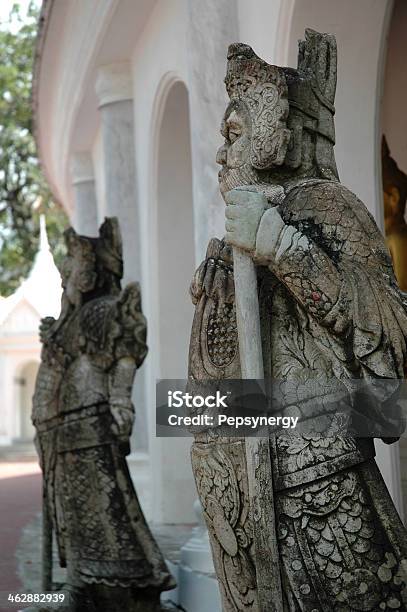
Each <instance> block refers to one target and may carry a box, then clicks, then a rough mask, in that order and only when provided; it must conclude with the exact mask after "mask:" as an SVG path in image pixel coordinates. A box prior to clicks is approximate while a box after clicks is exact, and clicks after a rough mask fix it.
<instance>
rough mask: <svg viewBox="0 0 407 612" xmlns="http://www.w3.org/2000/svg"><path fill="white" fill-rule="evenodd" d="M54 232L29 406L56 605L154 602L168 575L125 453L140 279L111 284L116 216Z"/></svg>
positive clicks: (139, 350)
mask: <svg viewBox="0 0 407 612" xmlns="http://www.w3.org/2000/svg"><path fill="white" fill-rule="evenodd" d="M65 239H66V245H67V250H68V253H67V257H66V259H65V261H64V263H63V266H62V270H61V276H62V285H63V289H64V292H63V297H62V309H61V315H60V317H59V319H58V320H55V319H52V318H47V319H45V320H43V322H42V327H41V340H42V343H43V349H42V362H41V366H40V370H39V373H38V378H37V382H36V389H35V394H34V399H33V415H32V418H33V423H34V425H35V428H36V430H37V436H36V442H37V448H38V452H39V456H40V461H41V467H42V470H43V475H44V483H45V490H46V503H47V508H48V513H49V515H50V516H51V517H52V522H53V527H54V531H55V534H56V539H57V543H58V550H59V557H60V563H61V566H62V567H67V571H68V582H69V585H70V588H71V589H72V601H71V602H70V603H69V604H68V605H67V607H66V608H65V607H63V608H62V609H63V610H65V609H66V610H69V611H70V612H71V611H74V610H75V611H77V610H109V612H111V611H114V610H124V609H125V610H128V611H130V612H132V611H139V612H149V611H151V612H157V611H158V610H161V608H160V605H159V596H160V592H161V591H163V590H167V589H171V588H173V587H174V581H173V579H172V577H171V575H170V574H169V573H168V571H167V568H166V565H165V561H164V559H163V557H162V555H161V553H160V551H159V549H158V547H157V545H156V543H155V541H154V539H153V537H152V535H151V533H150V531H149V528H148V526H147V524H146V521H145V519H144V516H143V513H142V510H141V508H140V505H139V502H138V499H137V495H136V492H135V490H134V487H133V484H132V480H131V478H130V475H129V471H128V467H127V463H126V459H125V455H126V454H128V452H129V449H130V447H129V437H130V434H131V431H132V427H133V421H134V408H133V405H132V402H131V392H132V387H133V381H134V377H135V374H136V370H137V368H139V367H140V366H141V364H142V363H143V360H144V358H145V356H146V354H147V345H146V331H147V326H146V320H145V318H144V316H143V314H142V311H141V294H140V288H139V285H138V284H137V283H132V284H129V285H127V287H126V288H125V289H124V290H123V291H122V290H121V284H120V281H121V278H122V273H123V262H122V244H121V237H120V231H119V226H118V222H117V219H115V218H111V219H106V220H105V222H104V223H103V225H102V226H101V228H100V234H99V237H98V238H88V237H85V236H80V235H78V234H77V233H76V232H75V231H74V230H73V229H72V228H70V229H69V230H67V232H66V234H65ZM44 609H48V608H44ZM59 609H61V607H60V606H59V607H58V610H59Z"/></svg>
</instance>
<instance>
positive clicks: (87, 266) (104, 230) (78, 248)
mask: <svg viewBox="0 0 407 612" xmlns="http://www.w3.org/2000/svg"><path fill="white" fill-rule="evenodd" d="M64 236H65V244H66V247H67V253H68V256H71V257H73V256H75V257H76V259H79V261H80V266H81V267H82V268H83V270H87V271H90V270H93V271H94V281H93V283H92V286H90V285H91V283H90V276H89V274H88V278H87V280H86V282H83V283H81V282H79V286H78V289H79V290H80V291H82V292H85V293H86V292H88V291H91V290H93V289H94V288H95V287H97V286H99V285H100V284H101V283H103V278H104V277H105V276H106V273H108V274H110V275H111V276H112V278H114V279H116V280H115V284H117V286H119V285H120V280H121V279H122V277H123V253H122V239H121V234H120V227H119V222H118V220H117V218H116V217H106V218H105V220H104V222H103V223H102V225H101V226H100V229H99V236H98V237H97V238H93V237H89V236H82V235H80V234H78V233H77V232H76V231H75V230H74V228H73V227H70V228H69V229H67V230H66V231H65V234H64ZM82 285H83V286H82Z"/></svg>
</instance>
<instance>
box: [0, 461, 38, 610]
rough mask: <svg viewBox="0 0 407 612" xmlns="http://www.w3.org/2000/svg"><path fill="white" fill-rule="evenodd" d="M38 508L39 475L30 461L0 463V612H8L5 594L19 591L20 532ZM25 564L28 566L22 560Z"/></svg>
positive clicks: (33, 463) (35, 466)
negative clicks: (18, 557)
mask: <svg viewBox="0 0 407 612" xmlns="http://www.w3.org/2000/svg"><path fill="white" fill-rule="evenodd" d="M40 508H41V472H40V468H39V466H38V464H37V463H36V462H34V461H21V462H20V461H19V462H9V461H3V462H0V612H9V610H11V609H13V610H15V609H16V608H15V607H13V608H10V607H9V605H7V603H6V602H7V595H6V594H7V593H9V592H13V591H14V592H15V591H21V589H22V584H21V581H20V579H19V577H18V571H17V564H18V561H17V557H16V552H17V547H18V544H19V540H20V538H21V534H22V530H23V529H24V528H25V527H26V526H27V525H28V523H30V522H31V521H32V520H33V518H34V517H35V516H36V515H37V514H38V512H39V511H40ZM25 562H26V563H27V564H30V563H31V560H30V559H26V560H25Z"/></svg>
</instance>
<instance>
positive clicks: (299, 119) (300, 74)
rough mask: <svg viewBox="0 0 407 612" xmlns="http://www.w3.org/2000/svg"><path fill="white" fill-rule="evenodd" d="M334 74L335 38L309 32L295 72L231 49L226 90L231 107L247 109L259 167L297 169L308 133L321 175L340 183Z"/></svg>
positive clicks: (237, 47) (248, 50) (240, 49)
mask: <svg viewBox="0 0 407 612" xmlns="http://www.w3.org/2000/svg"><path fill="white" fill-rule="evenodd" d="M336 70H337V51H336V40H335V37H334V36H333V35H331V34H320V33H319V32H314V31H313V30H310V29H307V30H306V32H305V40H303V41H300V42H299V53H298V68H297V69H296V70H295V69H293V68H282V67H279V66H273V65H270V64H267V62H265V61H264V60H262V59H261V58H259V57H258V56H257V55H256V54H255V52H254V51H253V49H252V48H251V47H250V46H249V45H245V44H242V43H234V44H232V45H230V46H229V49H228V64H227V73H226V78H225V83H226V89H227V92H228V94H229V97H230V99H231V103H232V104H233V103H236V102H243V103H244V104H245V105H246V107H247V109H248V112H249V115H250V119H251V122H252V154H251V162H252V165H253V166H254V167H255V168H257V169H259V170H260V169H266V168H271V167H273V166H279V165H282V164H284V165H286V166H288V167H291V168H299V167H300V166H301V163H302V146H301V143H302V136H303V130H307V131H308V132H312V133H313V135H314V137H313V141H314V143H315V153H314V157H315V163H316V166H317V168H318V170H319V174H320V176H321V177H322V178H328V179H331V180H336V179H337V178H338V172H337V168H336V163H335V158H334V153H333V146H334V144H335V127H334V119H333V117H334V114H335V107H334V100H335V92H336ZM285 127H286V128H287V129H284V128H285Z"/></svg>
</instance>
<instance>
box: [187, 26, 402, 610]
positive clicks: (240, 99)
mask: <svg viewBox="0 0 407 612" xmlns="http://www.w3.org/2000/svg"><path fill="white" fill-rule="evenodd" d="M225 82H226V88H227V91H228V94H229V97H230V103H229V105H228V107H227V109H226V112H225V115H224V118H223V121H222V126H221V132H222V134H223V136H224V138H225V143H224V145H223V146H222V147H221V148H220V149H219V151H218V156H217V160H218V162H219V164H220V165H221V166H222V169H221V170H220V172H219V184H220V190H221V192H222V194H223V196H224V199H225V202H226V204H227V206H226V235H225V238H224V239H223V240H218V239H213V240H212V241H211V242H210V244H209V247H208V251H207V256H206V259H205V261H204V262H203V263H202V264H201V266H200V267H199V268H198V270H197V272H196V274H195V276H194V279H193V282H192V285H191V295H192V299H193V302H194V304H196V310H195V317H194V322H193V327H192V333H191V343H190V361H189V375H190V385H191V386H192V387H194V386H197V387H199V385H202V384H204V382H205V381H208V380H212V381H217V380H219V381H221V380H223V379H225V378H230V379H233V378H240V373H241V372H240V360H239V347H238V334H237V327H236V312H235V295H234V282H233V257H232V249H231V247H235V248H236V247H238V248H240V249H243V250H244V251H245V252H246V253H247V254H249V255H250V257H251V258H252V259H253V261H254V262H255V264H256V269H257V277H258V293H259V303H260V323H261V335H262V343H263V359H264V375H265V378H266V379H271V380H273V381H289V382H290V383H291V384H292V385H294V386H295V385H296V386H297V387H296V388H297V389H298V390H301V388H302V385H304V384H306V383H307V382H308V381H310V380H315V381H322V383H321V384H319V386H318V385H317V388H318V389H319V395H318V397H316V398H314V399H315V401H317V400H318V401H321V400H323V401H324V400H325V399H327V400H329V398H330V397H331V395H332V394H334V393H335V392H336V391H337V390H338V387H339V388H341V389H342V390H343V394H344V396H345V397H348V398H349V402H350V403H351V404H352V405H353V407H356V409H357V408H358V395H357V393H355V392H354V388H355V381H359V382H365V383H369V384H371V385H372V386H373V387H374V386H375V385H376V384H377V382H378V381H383V380H388V384H386V385H385V386H383V387H381V395H380V397H379V399H378V407H377V406H376V408H377V414H376V416H377V415H379V418H380V419H381V420H382V422H383V423H387V422H390V421H391V419H393V418H395V419H396V420H397V415H395V414H394V412H390V408H388V405H389V402H390V401H391V399H392V397H393V395H394V394H395V393H396V392H397V389H398V388H399V386H400V380H401V379H402V378H403V375H404V364H405V360H406V337H407V316H406V304H405V303H404V302H403V297H402V295H401V294H400V291H399V288H398V286H397V283H396V280H395V277H394V273H393V269H392V265H391V259H390V257H389V253H388V250H387V248H386V245H385V242H384V239H383V236H382V235H381V233H380V231H379V230H378V228H377V226H376V224H375V222H374V220H373V218H372V216H371V215H370V214H369V212H368V211H367V209H366V208H365V206H364V204H363V203H362V202H361V201H360V200H358V198H357V197H356V196H355V195H354V194H353V193H351V192H350V191H349V190H348V189H346V187H344V186H343V185H341V184H340V182H339V180H338V174H337V169H336V164H335V158H334V153H333V146H334V142H335V133H334V121H333V115H334V97H335V89H336V41H335V38H334V37H333V36H331V35H328V34H319V33H317V32H313V31H311V30H307V31H306V37H305V41H302V42H300V45H299V60H298V69H297V70H294V69H291V68H280V67H277V66H271V65H269V64H267V63H266V62H264V61H263V60H261V59H260V58H259V57H257V56H256V54H255V53H254V52H253V50H252V49H251V48H250V47H249V46H248V45H244V44H233V45H231V46H230V47H229V50H228V65H227V75H226V79H225ZM299 397H300V394H298V396H296V397H295V398H293V397H292V396H291V398H290V397H289V396H287V397H285V398H284V400H285V403H286V408H287V409H290V410H291V411H292V412H293V411H294V412H295V411H299V412H301V411H302V410H303V411H304V412H306V408H307V405H306V403H305V402H304V403H301V400H300V399H299ZM312 399H313V398H311V403H312ZM385 441H387V442H389V443H390V442H392V441H394V438H393V439H386V440H385ZM269 453H270V456H271V468H272V474H268V473H267V471H266V470H265V468H264V462H262V460H261V458H258V459H259V461H258V464H257V467H256V470H257V472H256V474H257V478H258V481H259V482H258V483H257V484H258V489H259V490H260V491H261V494H260V495H259V498H258V499H256V500H254V499H253V498H251V496H250V495H249V483H248V469H247V464H246V453H245V440H244V439H243V438H236V437H234V438H225V437H219V436H218V434H217V432H216V429H215V430H205V429H204V428H202V430H201V431H199V432H197V433H195V442H194V444H193V448H192V465H193V471H194V475H195V480H196V484H197V489H198V492H199V496H200V499H201V502H202V506H203V509H204V516H205V519H206V522H207V525H208V530H209V533H210V538H211V546H212V552H213V557H214V563H215V567H216V572H217V576H218V579H219V584H220V589H221V594H222V601H223V610H225V612H232V611H233V612H235V611H241V610H245V611H248V610H250V611H256V612H260V611H261V612H271V611H272V610H275V611H276V612H277V611H278V612H280V610H282V609H284V610H286V611H290V612H294V611H295V612H297V611H300V610H301V611H302V612H317V611H320V612H325V611H327V610H333V611H335V612H345V611H346V612H350V611H353V610H366V611H367V610H371V611H373V610H374V611H379V610H394V609H397V610H407V593H406V584H407V582H406V574H405V570H406V567H407V534H406V531H405V529H404V526H403V525H402V523H401V521H400V518H399V516H398V514H397V512H396V510H395V508H394V505H393V503H392V500H391V498H390V496H389V493H388V491H387V489H386V486H385V484H384V481H383V479H382V477H381V474H380V472H379V470H378V468H377V466H376V463H375V460H374V454H375V451H374V444H373V439H372V438H356V437H351V436H348V435H346V434H345V435H339V434H336V435H332V436H330V437H329V436H321V435H305V434H304V435H300V434H299V433H295V432H293V433H286V432H285V433H284V434H281V435H270V438H269ZM271 483H272V484H271ZM271 486H272V487H273V491H272V493H273V495H272V496H271V495H270V487H271ZM271 497H272V498H273V502H272V503H269V500H270V498H271ZM254 506H256V511H254ZM258 509H260V514H262V515H263V516H266V517H267V516H269V517H270V521H272V520H274V521H275V523H276V531H277V538H278V557H279V558H278V559H277V560H276V559H273V558H271V557H270V549H271V543H270V542H269V543H267V542H266V543H265V545H264V548H263V549H260V550H259V549H258V548H256V547H255V546H254V540H255V539H256V538H257V539H258V536H259V534H258V531H259V524H260V523H259V512H258V511H257V510H258ZM276 567H277V570H276V569H275V568H276ZM276 571H277V572H278V574H279V575H278V577H276V575H275V572H276ZM265 575H266V576H267V575H268V576H269V578H268V580H266V581H265V582H266V584H265V583H264V579H263V577H264V576H265ZM277 582H279V583H280V584H281V587H282V588H281V591H282V594H281V606H280V604H279V603H278V598H279V595H278V592H277V590H276V589H275V590H274V591H273V588H271V585H273V584H277ZM279 606H280V607H279Z"/></svg>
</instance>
